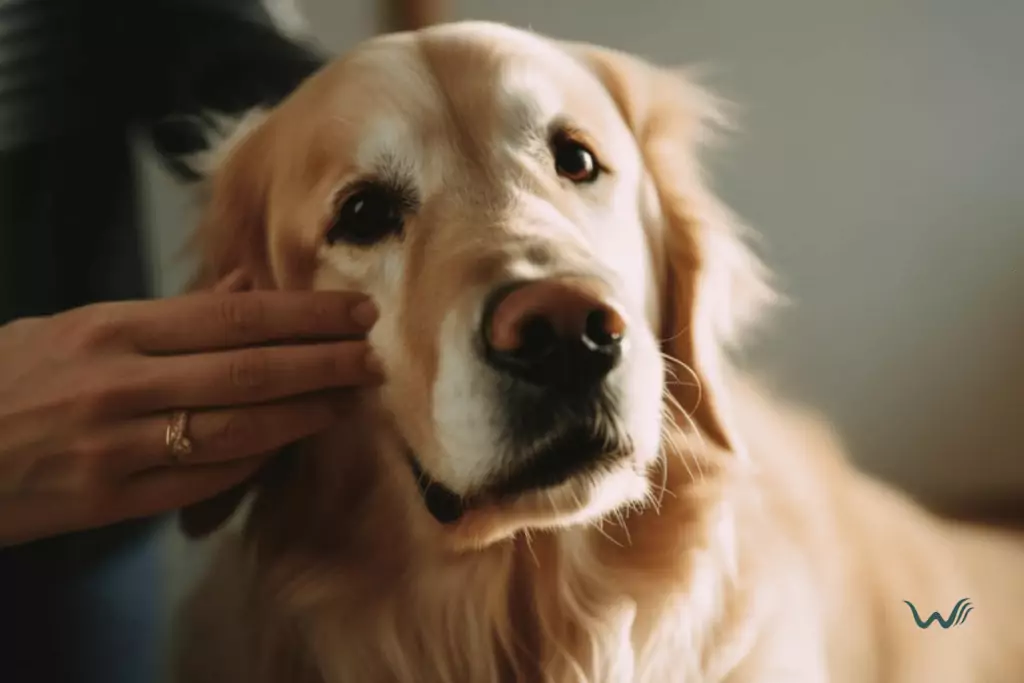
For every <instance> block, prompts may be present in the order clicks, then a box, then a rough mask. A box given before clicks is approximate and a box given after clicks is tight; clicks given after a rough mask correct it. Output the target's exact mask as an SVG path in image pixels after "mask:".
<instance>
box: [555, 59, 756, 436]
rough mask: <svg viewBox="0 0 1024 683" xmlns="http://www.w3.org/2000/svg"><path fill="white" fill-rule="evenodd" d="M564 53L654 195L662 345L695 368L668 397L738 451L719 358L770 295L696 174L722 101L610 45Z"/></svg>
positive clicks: (730, 222) (732, 223)
mask: <svg viewBox="0 0 1024 683" xmlns="http://www.w3.org/2000/svg"><path fill="white" fill-rule="evenodd" d="M570 49H571V50H573V51H575V52H576V54H577V55H579V56H580V57H581V58H582V59H583V61H584V63H585V64H586V65H587V66H588V67H589V69H590V70H591V71H592V72H593V73H595V74H596V75H597V77H598V78H599V79H600V81H601V82H602V83H603V84H604V86H605V88H606V89H607V91H608V92H609V93H610V94H611V96H612V98H613V99H614V100H615V103H616V104H617V106H618V108H619V111H620V113H621V115H622V117H623V118H624V119H625V121H626V123H627V124H628V125H629V127H630V128H631V130H632V131H633V135H634V137H635V139H636V142H637V145H638V146H639V149H640V152H641V154H642V156H643V160H644V165H645V167H646V169H647V173H648V175H649V179H650V182H651V183H652V184H653V188H654V190H655V194H656V195H657V200H656V201H655V202H652V203H654V204H656V205H657V206H656V209H655V210H654V211H653V213H654V214H656V217H655V218H653V219H652V222H654V223H656V224H657V225H656V226H654V227H653V230H651V239H652V241H653V242H654V249H653V251H654V252H656V254H657V255H658V258H660V259H661V263H659V264H658V267H659V268H660V269H661V274H662V287H663V290H662V291H663V293H662V300H661V310H662V316H663V319H662V326H663V328H662V331H661V332H662V339H663V340H664V342H663V343H664V348H663V351H664V352H665V353H666V354H667V355H669V356H671V357H672V358H674V359H676V360H678V361H680V362H682V363H685V364H686V366H687V367H688V368H689V370H690V371H691V372H692V373H693V374H694V377H687V376H686V373H685V372H683V371H681V370H680V369H678V368H672V369H670V370H671V371H672V372H673V373H674V374H676V375H677V376H678V377H677V379H678V380H679V381H678V382H673V395H674V396H675V398H676V400H677V401H679V403H680V406H681V407H682V408H683V409H684V410H686V411H687V412H688V413H689V414H690V415H691V417H692V419H693V420H694V422H695V423H696V424H697V425H698V426H699V427H700V429H701V431H703V432H704V434H705V435H706V436H707V437H708V438H710V439H711V440H713V441H714V442H715V443H716V444H717V445H718V446H720V447H722V448H724V449H726V450H731V451H736V450H738V449H739V448H740V444H739V442H738V440H737V439H736V437H735V432H734V430H733V427H732V418H731V412H730V409H729V402H728V398H729V397H728V395H727V392H726V388H725V377H724V372H725V365H724V363H723V357H722V354H723V353H724V352H725V351H726V350H727V349H728V348H729V347H731V346H734V345H735V344H736V343H737V342H739V341H740V340H741V338H742V337H743V333H744V332H745V331H746V330H747V328H748V327H749V325H750V324H751V323H753V322H754V321H755V320H756V319H757V314H759V313H760V312H761V311H762V310H763V308H764V307H765V305H766V304H768V303H771V302H772V301H774V300H775V296H774V293H773V291H772V289H771V287H770V286H769V285H768V282H767V276H768V273H767V271H766V269H765V268H764V266H763V265H762V264H761V262H760V261H759V260H758V259H757V258H756V256H755V255H754V254H753V252H751V251H750V249H749V248H748V247H747V245H746V244H745V243H744V242H743V240H742V235H741V226H740V225H739V224H738V223H737V221H736V220H735V219H734V217H733V216H732V215H731V214H730V212H729V211H728V209H727V208H726V207H725V206H724V205H723V204H722V203H721V202H720V201H719V200H718V199H717V198H716V197H715V196H714V194H713V193H712V192H711V191H710V190H709V189H708V187H707V184H706V183H705V181H704V178H703V177H702V172H701V168H700V165H699V162H698V157H699V152H700V151H701V148H702V147H703V146H704V144H705V143H707V142H708V141H710V140H711V139H713V134H714V133H715V132H716V128H719V127H721V125H722V124H724V123H726V121H725V118H724V116H723V115H722V113H721V108H720V106H719V103H718V102H717V101H716V100H715V99H714V98H713V97H712V96H711V95H710V94H709V93H707V92H705V91H704V90H702V89H701V88H699V87H698V86H697V85H696V84H694V83H693V82H691V81H690V80H688V78H687V77H686V76H685V75H684V74H683V73H682V72H677V71H671V70H668V69H662V68H659V67H656V66H653V65H651V64H649V63H648V62H645V61H643V60H641V59H638V58H636V57H633V56H630V55H627V54H624V53H621V52H616V51H613V50H605V49H600V48H595V47H592V46H587V45H573V46H572V47H571V48H570ZM693 380H696V381H693ZM695 385H699V386H695Z"/></svg>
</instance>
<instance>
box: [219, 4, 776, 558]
mask: <svg viewBox="0 0 1024 683" xmlns="http://www.w3.org/2000/svg"><path fill="white" fill-rule="evenodd" d="M715 117H716V109H715V107H714V103H713V101H712V100H711V98H710V97H709V96H708V95H706V94H705V93H704V92H702V91H701V90H699V89H698V88H697V87H696V86H694V85H693V84H691V83H689V82H688V81H687V80H686V79H685V78H684V77H683V76H682V75H680V74H677V73H672V72H669V71H664V70H661V69H658V68H655V67H653V66H651V65H648V64H647V63H645V62H642V61H640V60H638V59H635V58H632V57H629V56H627V55H624V54H621V53H617V52H612V51H608V50H603V49H599V48H595V47H592V46H588V45H581V44H568V43H560V42H555V41H552V40H548V39H545V38H542V37H539V36H537V35H534V34H531V33H526V32H522V31H518V30H514V29H511V28H507V27H503V26H498V25H492V24H484V23H476V22H470V23H457V24H450V25H442V26H439V27H434V28H430V29H427V30H424V31H420V32H416V33H404V34H393V35H388V36H384V37H380V38H376V39H374V40H371V41H369V42H367V43H365V44H363V45H362V46H360V47H358V48H357V49H355V50H354V51H353V52H352V53H350V54H349V55H347V56H345V57H344V58H343V59H340V60H339V61H337V62H335V63H333V64H332V65H330V66H328V67H327V68H326V69H324V70H322V71H321V72H320V73H318V74H316V75H315V76H313V77H312V78H310V79H309V80H308V81H306V83H304V84H303V85H302V86H301V87H300V88H299V89H298V90H297V91H296V92H295V93H294V94H293V95H292V96H291V97H290V99H288V100H287V101H286V102H284V103H283V104H282V105H281V106H279V107H277V108H276V109H274V110H273V111H271V112H270V113H269V114H268V115H267V116H266V117H265V118H263V119H262V120H261V121H259V122H258V123H257V124H255V125H254V126H253V127H252V128H251V129H250V130H248V131H247V132H245V133H244V134H242V135H241V136H239V138H238V140H237V142H236V143H235V144H233V145H232V146H231V147H230V148H229V149H228V150H227V152H226V155H225V157H224V159H223V162H222V163H221V164H220V166H219V169H218V170H217V172H216V175H215V177H214V179H213V184H212V196H211V199H210V206H209V209H208V213H207V216H206V219H205V220H204V221H203V224H202V227H201V231H200V234H199V238H200V242H199V244H200V251H201V257H202V259H203V260H202V271H201V272H202V276H201V277H202V278H204V279H205V280H206V281H212V280H214V279H215V278H217V277H218V276H220V275H223V274H225V273H227V272H229V271H231V270H234V269H237V268H239V267H242V268H244V269H246V270H247V271H248V272H249V275H250V277H251V278H252V280H253V281H254V282H255V283H256V284H257V286H260V287H266V288H289V289H296V288H300V289H301V288H314V289H338V290H357V291H362V292H366V293H368V294H370V295H371V296H372V297H373V298H374V300H375V301H376V302H377V304H378V307H379V309H380V311H381V316H380V319H379V322H378V323H377V325H376V327H375V328H374V330H373V331H372V333H371V335H370V341H371V343H372V346H373V347H374V349H375V350H376V351H377V353H378V355H379V357H380V358H381V359H382V361H383V364H384V367H385V372H386V376H387V381H386V383H385V384H384V386H383V387H382V388H381V389H379V396H378V398H379V401H380V405H382V406H383V407H384V408H385V410H386V412H387V413H388V414H389V415H390V423H391V425H392V428H393V430H394V432H395V434H396V435H397V437H398V439H399V441H400V443H401V444H402V446H401V448H400V450H401V454H400V456H397V457H401V458H402V459H404V460H405V461H406V462H405V463H404V467H405V470H404V471H405V472H406V473H407V475H408V479H409V482H418V484H419V485H418V486H413V485H412V484H410V485H409V486H408V490H409V491H410V495H414V496H419V497H421V498H422V501H421V503H420V504H421V505H422V506H423V507H425V508H426V509H428V510H429V511H430V512H431V513H432V514H433V516H434V517H435V518H436V519H437V521H438V522H440V523H443V524H445V525H447V527H446V528H447V529H449V530H451V532H452V533H453V534H457V535H459V536H460V538H463V539H465V540H466V542H467V543H470V544H474V545H478V544H483V543H487V542H489V541H492V540H494V539H496V538H501V537H505V536H508V535H510V534H512V533H514V532H515V531H517V530H519V529H522V528H544V527H553V526H561V525H566V524H572V523H578V522H581V521H590V520H593V519H595V518H597V517H599V516H601V515H604V514H607V513H608V512H610V511H612V510H614V509H616V508H619V507H620V506H623V505H627V504H631V503H637V502H640V501H642V500H643V499H644V498H645V497H646V496H648V495H649V494H650V488H651V484H650V478H651V470H652V468H653V466H654V464H655V463H656V462H657V461H658V458H659V456H661V455H662V451H663V446H664V442H665V431H666V429H667V427H668V425H669V424H671V425H676V424H680V423H681V422H680V421H681V420H686V419H687V418H689V419H688V420H687V422H686V424H687V428H688V429H694V430H696V431H697V432H699V433H700V434H699V436H698V435H695V440H696V439H699V438H703V439H705V440H706V441H710V442H713V443H714V444H715V446H716V447H717V448H719V449H722V450H725V451H730V450H735V449H736V448H737V447H738V444H737V442H736V438H735V435H734V433H733V430H732V428H731V426H730V418H729V411H728V406H727V404H726V397H725V396H724V395H723V391H722V385H721V380H720V377H719V373H720V353H721V349H722V346H723V345H724V344H725V343H727V342H728V341H730V340H731V339H733V338H734V337H735V334H736V332H737V329H738V325H740V324H741V323H744V322H745V321H746V319H747V318H748V317H749V315H748V314H749V313H751V312H752V311H753V310H754V307H755V306H754V305H755V304H757V303H759V302H760V301H761V300H763V299H764V295H765V294H767V291H768V290H767V289H766V288H765V287H763V286H762V285H761V280H760V278H759V276H760V271H759V268H758V264H757V262H756V261H755V260H754V259H753V258H752V256H751V255H750V253H749V252H748V251H747V250H746V249H745V248H744V247H743V245H742V243H741V242H740V241H739V239H738V238H737V235H736V234H735V230H734V227H733V224H732V221H731V220H730V217H729V215H728V214H727V212H726V210H725V209H724V208H723V207H722V206H721V205H720V204H719V203H718V202H717V201H716V200H715V198H714V197H713V196H712V195H711V194H710V193H709V191H708V189H707V188H706V186H705V185H704V183H703V180H702V178H701V173H700V169H699V167H698V164H697V159H696V153H697V150H698V148H699V146H700V144H701V142H702V140H703V138H704V137H705V135H706V134H707V133H708V132H709V128H710V127H711V126H713V124H714V123H715Z"/></svg>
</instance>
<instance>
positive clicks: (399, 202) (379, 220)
mask: <svg viewBox="0 0 1024 683" xmlns="http://www.w3.org/2000/svg"><path fill="white" fill-rule="evenodd" d="M407 209H408V202H407V201H406V200H405V199H404V198H403V197H402V195H401V193H399V192H396V191H394V190H392V189H391V188H388V187H384V186H382V185H367V186H365V187H362V188H360V189H358V190H356V191H355V192H352V193H351V194H349V195H348V197H347V198H346V199H345V200H344V202H342V204H341V206H340V207H339V208H338V212H337V214H335V216H334V223H333V224H332V225H331V228H330V230H328V231H327V243H328V244H336V243H338V242H345V243H347V244H353V245H357V246H368V245H371V244H374V243H376V242H379V241H381V240H383V239H385V238H386V237H390V236H391V235H397V234H399V233H400V232H401V231H402V226H403V225H404V224H405V212H406V210H407Z"/></svg>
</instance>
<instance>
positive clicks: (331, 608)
mask: <svg viewBox="0 0 1024 683" xmlns="http://www.w3.org/2000/svg"><path fill="white" fill-rule="evenodd" d="M690 469H692V466H691V468H690ZM677 470H678V471H677ZM700 471H701V473H702V476H705V475H707V476H709V477H710V478H709V481H714V480H715V477H714V476H712V475H711V474H710V469H709V466H708V465H703V466H700ZM662 481H664V491H662V493H661V495H660V496H659V500H658V501H657V504H656V505H652V506H651V507H650V508H649V509H645V510H643V511H634V512H631V513H628V514H624V515H623V516H621V517H620V518H618V519H616V520H613V521H612V522H605V523H603V524H602V525H600V526H590V527H577V528H571V529H565V530H560V531H553V532H546V533H538V534H534V535H532V536H524V535H520V536H517V537H516V538H514V539H512V540H510V541H508V542H505V543H501V544H497V545H495V546H493V547H489V548H487V549H485V550H482V551H479V552H472V553H459V554H448V553H443V552H437V551H436V550H427V549H426V546H420V547H417V544H416V538H417V534H418V533H421V532H419V531H417V529H416V526H417V525H416V524H413V525H410V528H411V531H409V532H406V533H399V534H397V535H395V536H394V537H393V538H390V539H386V538H383V537H374V536H373V535H372V534H371V535H366V534H364V533H363V531H365V530H366V529H367V525H366V524H361V525H353V527H352V529H350V530H349V532H348V534H347V539H346V540H345V541H343V542H340V543H339V544H334V545H332V547H333V549H334V551H335V552H340V553H343V554H342V555H338V554H334V553H331V552H325V548H324V547H323V546H322V545H321V546H318V547H317V548H316V549H315V550H313V549H312V548H311V547H309V546H307V551H306V552H304V551H302V550H298V551H295V552H289V553H286V554H283V555H280V556H275V558H274V560H273V561H272V562H267V561H266V556H264V557H263V559H260V558H259V557H258V552H259V551H258V543H257V545H255V546H253V545H250V544H248V543H247V542H245V541H243V539H242V537H241V536H232V537H230V538H228V539H225V540H224V541H222V543H223V545H222V547H221V549H220V552H219V556H218V558H217V561H216V563H215V566H214V567H213V569H212V571H211V572H210V573H209V575H208V576H207V577H206V580H205V581H204V583H203V585H202V586H201V587H200V589H199V590H198V591H197V592H196V593H195V595H194V596H193V599H192V602H191V604H190V606H189V611H190V612H191V614H190V615H189V617H188V618H187V619H186V623H187V627H186V629H187V630H185V631H184V632H183V635H184V637H185V645H186V653H187V654H188V656H187V658H186V659H185V660H184V665H185V669H184V672H185V675H184V676H183V678H182V680H188V681H206V680H210V681H214V680H216V681H218V682H220V683H225V682H228V683H230V682H232V681H236V680H237V681H243V680H244V681H268V682H270V681H280V680H289V681H294V680H302V681H310V682H314V681H315V682H317V683H320V682H321V681H322V682H324V683H335V682H337V683H342V682H345V681H366V682H370V683H372V682H376V681H380V682H384V681H388V682H391V681H396V682H402V683H405V682H407V681H408V682H410V683H411V682H412V681H417V682H424V683H434V682H436V683H456V682H458V681H493V682H495V683H498V682H500V683H506V682H507V683H520V682H522V683H525V682H527V681H529V682H531V683H532V682H541V681H543V682H545V683H597V682H602V683H604V682H607V683H627V682H628V683H671V682H674V681H678V682H683V681H716V680H729V679H728V678H727V674H728V673H729V672H731V671H733V670H735V668H736V665H737V663H738V662H739V661H740V660H742V659H743V658H744V657H746V656H748V655H749V654H750V652H751V651H752V649H753V648H754V645H755V641H756V640H757V633H756V631H757V630H758V626H757V622H758V619H757V614H758V613H759V611H760V608H759V607H758V606H757V605H756V604H755V603H756V601H754V600H751V599H750V598H749V596H748V595H747V594H746V592H745V591H744V590H743V589H742V586H740V585H738V584H737V580H736V579H737V577H736V575H735V572H734V569H735V566H736V562H737V560H738V558H737V548H736V545H735V528H734V519H733V516H732V514H731V512H730V506H729V505H728V503H727V501H726V500H725V497H724V496H723V493H722V488H721V487H719V486H718V485H712V484H710V483H705V484H700V483H698V482H696V481H694V480H693V478H692V477H691V476H690V474H689V473H688V472H687V468H686V467H685V466H684V464H683V462H682V461H681V460H679V461H678V462H677V463H676V464H675V465H673V466H671V467H669V468H668V472H666V473H664V476H663V478H662ZM364 491H366V496H367V499H366V500H364V501H363V502H362V504H360V503H358V502H356V501H354V500H353V499H352V498H348V500H347V502H346V507H347V514H356V510H357V509H359V508H360V507H362V509H368V508H367V507H365V506H368V505H374V506H376V505H378V504H379V503H380V501H379V500H377V501H373V499H374V497H375V496H380V495H384V490H383V489H380V490H376V491H374V490H373V489H372V487H371V488H369V489H364ZM313 507H316V508H318V509H319V513H320V514H322V513H323V508H322V507H320V506H315V505H314V506H313ZM292 508H294V506H292ZM265 511H266V508H264V510H263V511H262V512H261V510H259V509H257V510H256V511H255V518H256V519H258V518H259V516H260V515H261V514H265ZM378 521H379V520H378ZM289 526H291V524H290V523H289ZM292 528H294V527H292ZM360 529H362V530H363V531H359V530H360ZM295 541H296V539H294V538H292V539H291V542H292V543H293V544H295V545H298V547H300V548H301V544H296V543H295ZM327 558H330V559H327ZM763 597H764V596H761V597H760V598H758V599H761V600H763ZM739 614H743V618H742V619H737V615H739ZM213 663H216V665H212V664H213Z"/></svg>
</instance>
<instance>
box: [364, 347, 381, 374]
mask: <svg viewBox="0 0 1024 683" xmlns="http://www.w3.org/2000/svg"><path fill="white" fill-rule="evenodd" d="M363 367H364V368H365V369H366V372H367V374H368V375H369V376H370V378H371V379H374V380H378V381H381V380H383V379H384V361H383V360H381V357H380V356H379V355H377V352H376V351H374V350H373V349H372V348H367V349H366V353H365V354H364V355H363Z"/></svg>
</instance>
